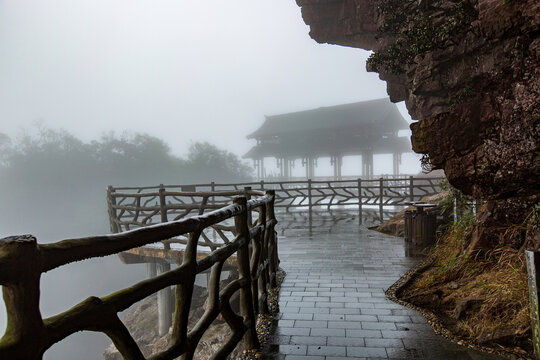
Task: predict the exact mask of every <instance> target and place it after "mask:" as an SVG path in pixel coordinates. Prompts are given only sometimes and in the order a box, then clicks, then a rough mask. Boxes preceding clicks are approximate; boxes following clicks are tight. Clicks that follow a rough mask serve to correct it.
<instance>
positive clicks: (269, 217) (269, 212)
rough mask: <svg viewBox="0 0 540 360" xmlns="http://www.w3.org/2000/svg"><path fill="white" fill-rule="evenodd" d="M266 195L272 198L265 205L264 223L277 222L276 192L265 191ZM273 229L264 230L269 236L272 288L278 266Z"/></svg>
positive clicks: (274, 283) (274, 285)
mask: <svg viewBox="0 0 540 360" xmlns="http://www.w3.org/2000/svg"><path fill="white" fill-rule="evenodd" d="M266 194H267V195H270V196H272V200H271V201H270V202H269V203H267V204H266V222H267V223H269V222H271V221H276V222H277V220H276V214H275V208H274V203H275V199H276V192H275V191H274V190H267V191H266ZM274 227H275V224H274V225H272V226H271V228H270V229H267V230H266V232H267V233H268V235H269V238H268V249H269V250H268V256H269V258H270V286H271V287H273V288H275V287H277V269H278V266H279V257H278V243H277V241H276V232H275V230H274Z"/></svg>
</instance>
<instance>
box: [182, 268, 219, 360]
mask: <svg viewBox="0 0 540 360" xmlns="http://www.w3.org/2000/svg"><path fill="white" fill-rule="evenodd" d="M223 262H224V261H220V262H218V263H215V264H214V265H213V266H212V271H211V273H210V281H209V282H208V301H207V307H206V311H205V312H204V314H203V315H202V316H201V318H200V319H199V321H198V322H197V324H195V326H194V327H193V329H192V330H191V331H190V332H189V334H188V336H187V346H186V352H185V354H184V355H183V359H184V358H185V359H189V360H191V359H192V358H193V355H194V354H195V349H196V348H197V345H198V344H199V341H200V340H201V338H202V336H203V334H204V332H205V331H206V330H207V329H208V328H209V327H210V325H211V324H212V322H213V321H214V320H215V319H216V318H217V316H218V315H219V310H220V308H221V306H220V303H219V280H220V278H221V270H222V269H223Z"/></svg>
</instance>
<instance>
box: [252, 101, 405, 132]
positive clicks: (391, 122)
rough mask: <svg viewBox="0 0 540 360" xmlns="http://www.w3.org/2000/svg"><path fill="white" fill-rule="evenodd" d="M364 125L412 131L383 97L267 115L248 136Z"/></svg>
mask: <svg viewBox="0 0 540 360" xmlns="http://www.w3.org/2000/svg"><path fill="white" fill-rule="evenodd" d="M362 125H370V126H372V127H371V129H372V131H376V130H375V129H377V130H378V131H376V132H393V131H398V130H402V129H408V128H409V124H408V123H407V121H406V120H405V119H404V118H403V116H402V115H401V113H400V112H399V110H398V108H397V106H396V105H395V104H394V103H392V102H390V100H389V99H388V98H382V99H376V100H368V101H362V102H357V103H352V104H344V105H337V106H330V107H321V108H318V109H312V110H305V111H299V112H294V113H288V114H281V115H273V116H267V117H266V121H265V122H264V123H263V124H262V125H261V127H260V128H259V129H257V130H256V131H254V132H253V133H251V134H249V135H248V136H247V137H248V138H258V137H266V136H277V135H281V134H291V133H295V132H310V131H324V130H336V129H347V128H358V127H362Z"/></svg>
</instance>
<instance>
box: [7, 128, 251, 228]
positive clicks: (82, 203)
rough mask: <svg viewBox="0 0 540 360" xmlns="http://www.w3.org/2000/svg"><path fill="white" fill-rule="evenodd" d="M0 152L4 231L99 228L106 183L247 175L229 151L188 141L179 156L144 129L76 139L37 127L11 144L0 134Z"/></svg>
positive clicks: (136, 183)
mask: <svg viewBox="0 0 540 360" xmlns="http://www.w3.org/2000/svg"><path fill="white" fill-rule="evenodd" d="M0 150H1V151H2V158H0V197H1V198H2V200H3V203H4V204H5V206H3V207H2V208H1V209H0V226H2V228H3V231H9V232H28V231H35V230H32V229H40V230H42V229H44V230H45V231H46V232H49V231H50V233H51V234H52V233H54V236H58V235H56V234H57V233H56V232H55V229H54V228H58V227H64V229H65V230H66V229H69V232H70V234H72V235H77V236H80V235H82V234H84V233H85V232H86V233H88V234H92V233H93V234H96V233H100V232H104V231H106V229H107V227H106V225H105V224H107V212H106V204H105V189H106V186H107V185H116V186H119V185H120V186H143V185H156V184H160V183H168V184H182V183H184V184H189V183H194V182H211V181H218V182H239V181H249V180H250V179H251V169H250V168H249V167H247V166H246V165H244V164H243V163H242V161H241V160H240V159H239V158H238V157H237V156H236V155H234V154H232V153H229V152H226V151H223V150H220V149H218V148H216V147H215V146H213V145H210V144H208V143H195V144H193V145H192V146H191V148H190V152H189V154H188V158H187V159H184V158H180V157H177V156H174V155H173V154H171V152H170V148H169V146H168V145H167V144H166V143H164V142H163V141H162V140H161V139H158V138H155V137H153V136H150V135H147V134H122V135H116V134H114V133H108V134H104V135H103V136H102V137H101V138H100V139H98V140H94V141H91V142H83V141H81V140H80V139H78V138H76V137H75V136H73V135H72V134H70V133H68V132H66V131H61V130H54V129H49V128H46V127H43V126H41V127H38V128H34V129H32V130H31V131H27V132H26V134H24V135H23V136H21V137H20V138H19V139H17V140H16V141H13V142H12V141H9V138H8V137H7V136H1V134H0ZM30 224H31V226H30ZM51 224H55V225H54V226H51Z"/></svg>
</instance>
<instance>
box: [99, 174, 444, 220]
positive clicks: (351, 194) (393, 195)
mask: <svg viewBox="0 0 540 360" xmlns="http://www.w3.org/2000/svg"><path fill="white" fill-rule="evenodd" d="M441 180H442V178H429V177H413V176H409V177H397V178H380V179H360V178H358V179H354V180H310V179H308V180H299V181H274V182H265V181H258V182H245V183H235V184H218V183H213V182H212V183H210V184H191V185H160V186H147V187H114V188H113V187H110V188H109V199H112V200H113V201H115V203H113V204H111V206H112V207H113V209H114V210H115V211H117V212H116V213H115V214H116V215H115V216H116V218H117V219H118V220H119V221H124V224H127V225H129V223H130V222H132V221H134V220H135V219H136V218H138V219H139V220H137V221H149V220H148V219H149V218H148V216H147V217H146V218H145V217H141V216H140V215H141V213H140V212H139V213H136V212H134V211H133V210H134V209H141V208H146V209H147V210H152V209H153V210H154V211H156V213H158V212H159V206H160V205H159V202H160V200H161V204H162V206H166V207H168V209H170V210H171V211H172V210H174V209H175V207H176V210H178V209H183V211H187V212H189V211H192V210H193V211H197V210H198V209H201V208H202V207H204V206H202V207H201V204H202V202H201V201H199V200H197V201H193V203H192V204H189V203H187V202H185V198H184V199H182V201H179V200H178V199H177V198H175V197H176V196H175V194H180V195H181V194H186V195H189V194H196V193H199V192H207V193H212V192H220V193H222V194H223V196H222V197H212V196H211V197H209V198H208V199H207V203H206V206H207V207H208V208H211V207H212V206H215V207H219V206H223V205H222V204H223V202H224V201H227V194H228V193H235V192H242V191H245V189H246V188H247V189H261V190H262V189H273V190H275V192H276V201H275V207H276V208H284V209H286V210H287V211H288V210H291V209H294V208H305V209H308V210H309V212H310V214H311V212H312V210H313V209H314V208H318V207H321V208H324V209H328V210H331V209H335V208H338V207H344V206H345V207H349V208H352V209H354V208H356V209H357V211H358V215H359V216H358V218H359V221H360V222H361V220H362V217H363V213H362V212H363V208H364V207H366V206H370V207H375V208H377V207H378V210H379V220H381V221H382V220H383V217H384V214H383V210H384V208H385V207H390V206H404V205H407V203H408V202H411V201H418V200H420V199H422V198H423V197H426V196H430V195H434V194H437V193H439V192H440V191H441V189H440V186H439V182H440V181H441ZM249 191H254V190H249ZM160 193H161V195H162V196H167V200H166V201H163V198H161V199H160V198H159V195H160ZM141 199H143V200H141ZM137 201H138V202H137ZM153 202H155V203H156V205H154V207H153V208H151V207H150V206H148V205H149V204H151V203H153ZM145 204H146V205H145ZM163 204H164V205H163ZM220 204H221V205H220ZM134 215H137V217H135V216H134ZM146 215H151V212H146ZM115 216H112V217H111V218H114V217H115ZM144 219H147V220H144ZM137 221H135V222H137Z"/></svg>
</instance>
